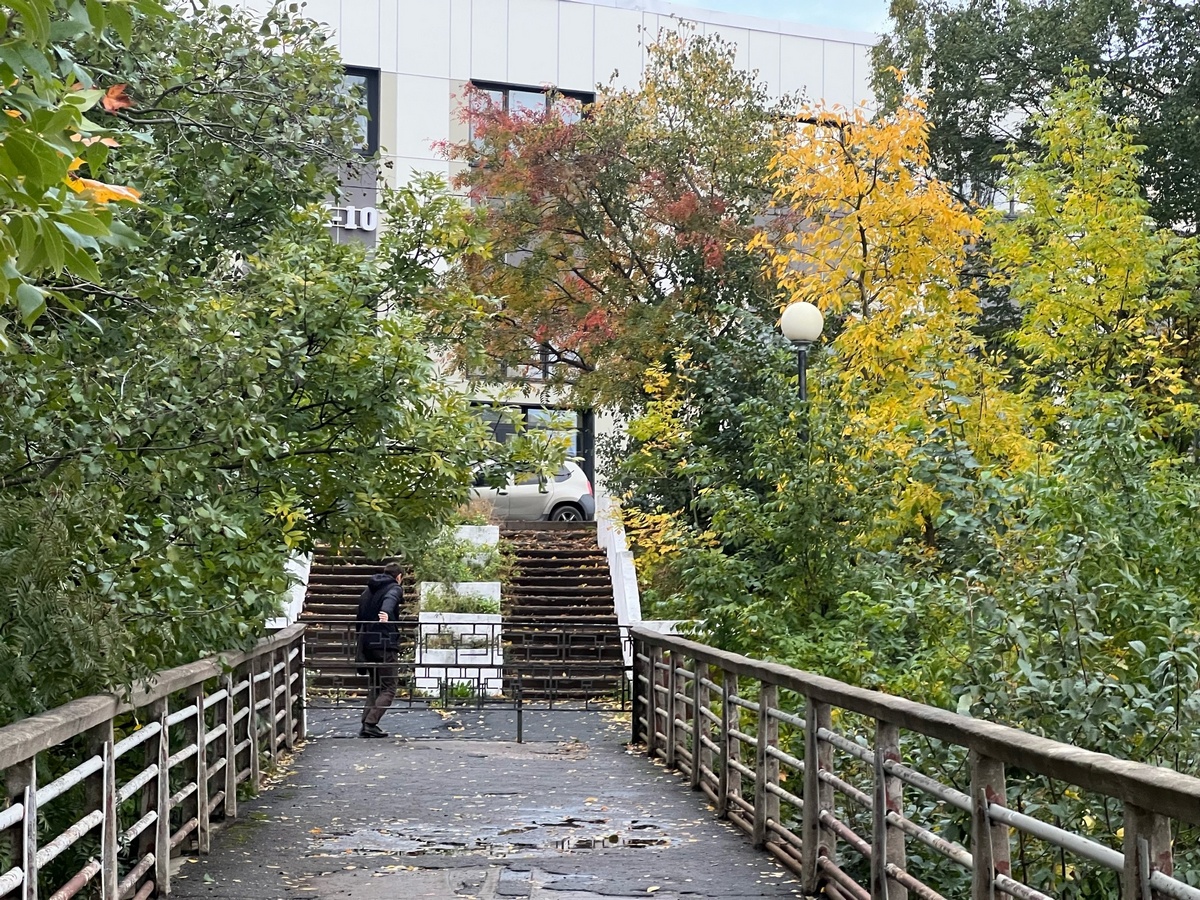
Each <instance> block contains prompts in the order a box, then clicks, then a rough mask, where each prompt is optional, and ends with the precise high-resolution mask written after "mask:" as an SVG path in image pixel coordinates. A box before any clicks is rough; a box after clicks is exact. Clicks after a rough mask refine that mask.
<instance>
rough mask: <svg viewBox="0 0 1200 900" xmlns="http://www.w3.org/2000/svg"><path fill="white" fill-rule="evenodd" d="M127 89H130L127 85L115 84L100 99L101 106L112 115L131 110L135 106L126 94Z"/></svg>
mask: <svg viewBox="0 0 1200 900" xmlns="http://www.w3.org/2000/svg"><path fill="white" fill-rule="evenodd" d="M127 87H129V85H127V84H114V85H113V86H112V87H110V88H109V89H108V90H106V91H105V92H104V96H103V97H102V98H100V105H101V106H103V107H104V108H105V109H106V110H108V111H109V112H110V113H115V112H117V111H118V110H122V109H129V108H130V107H132V106H133V100H131V99H130V97H129V95H128V94H126V93H125V89H126V88H127Z"/></svg>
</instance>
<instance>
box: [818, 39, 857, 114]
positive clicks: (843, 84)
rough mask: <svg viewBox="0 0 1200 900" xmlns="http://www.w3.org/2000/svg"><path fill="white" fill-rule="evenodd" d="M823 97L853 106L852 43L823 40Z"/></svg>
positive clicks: (832, 102)
mask: <svg viewBox="0 0 1200 900" xmlns="http://www.w3.org/2000/svg"><path fill="white" fill-rule="evenodd" d="M825 99H826V100H827V101H829V103H830V104H831V105H832V104H838V105H841V106H845V107H847V108H853V106H854V99H855V98H854V44H843V43H842V42H841V41H826V42H825Z"/></svg>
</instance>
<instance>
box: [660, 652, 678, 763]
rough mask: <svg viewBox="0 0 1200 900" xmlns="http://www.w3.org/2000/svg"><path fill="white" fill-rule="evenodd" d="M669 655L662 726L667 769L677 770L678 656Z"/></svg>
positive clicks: (673, 653)
mask: <svg viewBox="0 0 1200 900" xmlns="http://www.w3.org/2000/svg"><path fill="white" fill-rule="evenodd" d="M669 652H670V655H669V656H666V658H667V664H668V666H669V668H668V669H667V678H666V681H667V685H666V687H667V721H666V724H665V725H664V726H663V734H664V735H665V736H666V741H665V743H666V745H667V755H666V763H667V768H668V769H677V768H679V761H678V759H677V758H676V753H675V747H676V746H677V741H678V738H679V732H678V730H677V729H676V728H675V716H676V709H675V694H677V693H678V692H679V676H678V674H677V670H678V668H679V654H678V653H677V652H676V651H675V650H671V651H669ZM664 655H666V654H664Z"/></svg>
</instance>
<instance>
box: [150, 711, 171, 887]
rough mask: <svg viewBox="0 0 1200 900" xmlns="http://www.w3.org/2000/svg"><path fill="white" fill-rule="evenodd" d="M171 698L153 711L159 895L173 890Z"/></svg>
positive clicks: (155, 829)
mask: <svg viewBox="0 0 1200 900" xmlns="http://www.w3.org/2000/svg"><path fill="white" fill-rule="evenodd" d="M170 711H171V706H170V702H169V699H168V698H167V697H163V698H162V699H161V700H156V701H154V702H153V703H152V704H150V715H151V716H153V717H154V718H155V719H156V720H157V721H158V728H159V731H158V778H157V779H155V786H156V788H157V793H156V795H155V805H154V809H155V813H156V815H157V819H156V820H155V822H154V889H155V893H156V894H157V895H158V896H159V897H165V896H166V895H167V894H169V893H171V771H170V768H169V766H168V763H167V760H168V759H169V758H170V756H171V730H170V726H168V725H167V715H168V714H169V713H170Z"/></svg>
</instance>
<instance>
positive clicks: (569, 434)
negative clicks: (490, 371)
mask: <svg viewBox="0 0 1200 900" xmlns="http://www.w3.org/2000/svg"><path fill="white" fill-rule="evenodd" d="M475 409H476V412H477V414H478V415H479V416H480V417H481V418H482V419H483V420H484V421H485V422H487V423H488V425H489V426H490V428H491V429H492V437H493V438H495V439H496V440H497V441H508V440H509V439H510V438H511V437H512V436H513V435H514V434H516V432H517V426H516V425H515V424H514V423H515V422H516V421H520V422H521V427H522V428H523V429H543V430H547V431H553V432H556V433H557V434H558V435H560V436H561V437H565V438H566V439H567V442H568V443H567V458H568V459H573V460H575V461H577V462H578V463H579V467H580V468H581V469H583V471H584V474H586V475H587V477H588V479H589V480H590V481H592V482H595V479H596V421H595V415H594V414H593V413H592V412H591V411H582V410H575V409H566V408H564V407H560V406H534V405H532V404H505V405H504V406H503V407H502V408H500V409H497V408H495V407H491V406H484V405H482V404H475Z"/></svg>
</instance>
